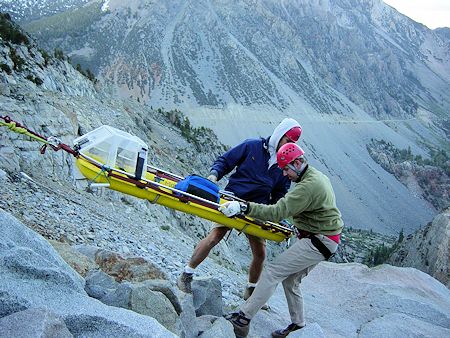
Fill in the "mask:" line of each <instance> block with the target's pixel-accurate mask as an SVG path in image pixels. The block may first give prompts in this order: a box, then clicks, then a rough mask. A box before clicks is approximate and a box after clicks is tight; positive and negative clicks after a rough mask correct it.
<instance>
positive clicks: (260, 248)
mask: <svg viewBox="0 0 450 338" xmlns="http://www.w3.org/2000/svg"><path fill="white" fill-rule="evenodd" d="M252 254H253V260H256V261H259V262H264V259H265V258H266V245H265V244H264V243H258V244H256V243H253V245H252Z"/></svg>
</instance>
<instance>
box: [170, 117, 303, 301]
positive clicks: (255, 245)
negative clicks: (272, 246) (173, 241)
mask: <svg viewBox="0 0 450 338" xmlns="http://www.w3.org/2000/svg"><path fill="white" fill-rule="evenodd" d="M301 132H302V129H301V127H300V125H299V124H298V122H297V121H295V120H294V119H291V118H285V119H284V120H283V121H281V123H280V124H279V125H278V126H277V127H276V128H275V130H274V131H273V133H272V135H271V136H270V137H268V138H259V139H247V140H245V141H244V142H242V143H240V144H238V145H237V146H235V147H234V148H232V149H230V150H228V151H227V152H226V153H225V154H223V155H221V156H219V158H217V160H216V161H215V162H214V164H213V165H212V167H211V170H210V175H209V176H208V179H209V180H211V181H212V182H217V181H219V180H220V179H221V178H222V177H224V176H225V175H227V174H228V173H230V172H231V171H233V169H236V171H235V172H234V173H233V174H232V175H231V176H230V178H229V181H228V184H227V186H226V188H225V190H226V191H229V192H231V193H233V194H234V195H235V196H236V197H239V198H241V199H243V200H246V201H249V202H256V203H263V204H275V203H276V202H277V201H278V200H279V199H280V198H281V197H283V196H284V195H285V194H286V192H287V191H288V189H289V186H290V181H289V179H288V178H287V177H284V176H283V172H282V171H281V169H280V168H278V166H277V164H276V163H277V159H276V154H277V150H278V149H279V148H280V147H281V146H282V145H284V144H286V143H289V142H294V143H295V142H297V141H298V139H299V138H300V135H301ZM228 231H230V228H227V227H225V226H224V225H221V224H215V225H214V227H213V229H212V230H211V231H210V233H209V234H208V235H207V236H206V237H205V238H204V239H202V240H201V241H200V242H199V243H198V244H197V246H196V248H195V249H194V252H193V254H192V257H191V259H190V260H189V263H188V264H187V265H186V266H185V268H184V271H183V272H182V273H181V275H180V276H179V278H178V281H177V285H178V287H179V288H180V290H181V291H183V292H186V293H191V292H192V290H191V282H192V279H193V275H194V273H195V269H196V268H197V266H198V265H200V263H202V262H203V261H204V260H205V259H206V257H208V255H209V252H210V251H211V250H212V248H214V247H215V246H216V245H217V244H218V243H219V242H220V241H221V240H222V239H223V238H224V237H225V235H226V233H227V232H228ZM246 236H247V238H248V241H249V244H250V248H251V251H252V261H251V263H250V267H249V272H248V284H247V286H246V288H245V291H244V299H245V300H246V299H247V298H249V297H250V295H251V294H252V292H253V290H254V289H255V286H256V283H257V282H258V279H259V276H260V275H261V272H262V269H263V263H264V259H265V256H266V245H265V241H264V239H261V238H258V237H255V236H251V235H246Z"/></svg>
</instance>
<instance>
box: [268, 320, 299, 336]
mask: <svg viewBox="0 0 450 338" xmlns="http://www.w3.org/2000/svg"><path fill="white" fill-rule="evenodd" d="M301 328H303V326H299V325H297V324H294V323H291V324H289V325H288V327H287V328H285V329H280V330H276V331H273V332H272V338H284V337H287V335H288V334H289V333H291V332H293V331H297V330H300V329H301Z"/></svg>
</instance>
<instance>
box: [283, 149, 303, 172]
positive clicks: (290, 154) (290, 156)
mask: <svg viewBox="0 0 450 338" xmlns="http://www.w3.org/2000/svg"><path fill="white" fill-rule="evenodd" d="M304 153H305V152H304V151H303V149H302V148H300V147H299V146H298V145H297V144H295V143H286V144H284V145H282V146H281V147H280V149H278V152H277V162H278V166H279V167H280V168H281V169H284V168H285V167H286V166H287V165H288V164H289V163H291V162H292V161H293V160H295V159H296V158H299V157H300V156H303V154H304Z"/></svg>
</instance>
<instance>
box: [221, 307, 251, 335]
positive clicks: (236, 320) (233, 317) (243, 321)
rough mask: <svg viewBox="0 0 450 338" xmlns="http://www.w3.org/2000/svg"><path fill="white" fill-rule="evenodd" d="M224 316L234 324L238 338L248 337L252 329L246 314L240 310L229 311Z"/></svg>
mask: <svg viewBox="0 0 450 338" xmlns="http://www.w3.org/2000/svg"><path fill="white" fill-rule="evenodd" d="M224 317H225V319H226V320H228V321H229V322H230V323H231V324H232V325H233V329H234V334H235V335H236V338H244V337H247V335H248V331H249V330H250V319H248V318H247V317H245V314H244V313H243V312H241V311H239V312H233V313H229V314H227V315H225V316H224Z"/></svg>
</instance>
